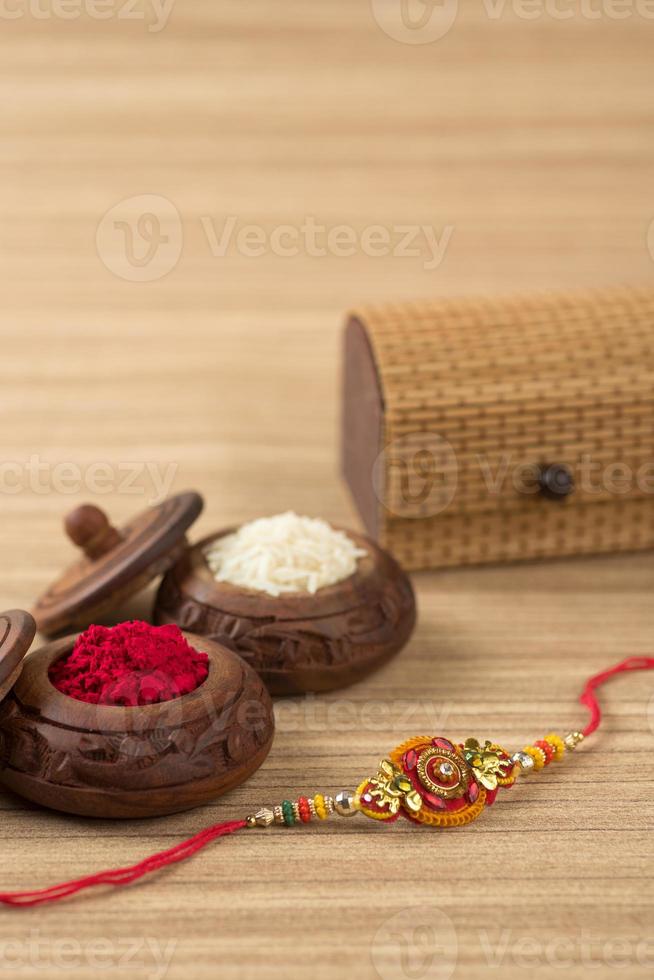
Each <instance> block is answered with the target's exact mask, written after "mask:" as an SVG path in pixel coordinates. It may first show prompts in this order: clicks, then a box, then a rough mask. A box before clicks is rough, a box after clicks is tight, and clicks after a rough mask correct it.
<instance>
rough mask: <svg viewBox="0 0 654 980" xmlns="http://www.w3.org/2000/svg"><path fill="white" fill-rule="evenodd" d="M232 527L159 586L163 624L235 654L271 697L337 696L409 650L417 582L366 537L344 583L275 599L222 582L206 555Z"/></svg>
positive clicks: (157, 616) (359, 538)
mask: <svg viewBox="0 0 654 980" xmlns="http://www.w3.org/2000/svg"><path fill="white" fill-rule="evenodd" d="M234 530H235V529H234V528H229V529H227V530H224V531H220V532H219V533H218V534H213V535H210V536H209V537H207V538H204V539H203V540H202V541H200V542H198V544H196V545H195V546H194V547H193V548H190V549H189V550H188V551H187V552H186V553H185V554H184V555H183V556H182V558H181V559H180V560H179V561H178V562H177V563H176V564H175V565H174V566H173V567H172V568H171V569H170V571H169V572H168V573H167V574H166V576H165V578H164V580H163V582H162V583H161V586H160V589H159V593H158V595H157V600H156V604H155V610H154V620H155V622H156V623H157V624H163V623H176V624H177V625H179V626H181V627H182V629H189V630H192V631H193V632H194V633H199V634H201V635H202V636H208V637H210V638H211V639H213V640H216V641H217V642H218V643H221V644H223V645H224V646H226V647H229V648H230V649H231V650H234V651H235V652H237V653H238V654H240V656H241V657H243V659H244V660H246V661H247V663H248V664H250V665H251V666H252V667H253V668H254V669H255V670H256V671H257V673H258V674H259V675H260V676H261V678H262V679H263V681H264V683H265V684H266V686H267V688H268V690H269V691H270V693H271V694H302V693H305V692H307V691H331V690H334V689H335V688H339V687H345V686H346V685H348V684H352V683H354V682H355V681H358V680H361V679H362V678H363V677H365V676H366V675H367V674H369V673H371V671H373V670H376V669H377V668H378V667H380V666H381V665H382V664H383V663H385V661H387V660H389V659H390V658H391V657H392V656H393V655H394V654H396V653H398V651H399V650H401V649H402V647H403V646H404V645H405V643H406V642H407V640H408V639H409V637H410V635H411V632H412V631H413V627H414V625H415V619H416V606H415V599H414V595H413V589H412V588H411V583H410V581H409V579H408V577H407V576H406V575H405V573H404V572H403V571H402V569H401V568H400V566H399V565H398V564H397V562H396V561H395V560H394V559H393V558H392V557H391V556H390V555H389V554H388V553H387V552H385V551H382V549H381V548H378V547H377V546H376V545H375V544H374V543H373V542H372V541H370V540H369V539H368V538H366V537H363V535H361V534H356V533H355V532H353V531H349V530H348V531H346V532H345V533H346V534H347V535H348V536H349V537H350V538H351V539H352V540H353V541H354V542H355V544H356V545H357V546H358V547H360V548H364V549H365V550H366V551H367V555H366V556H365V557H364V558H360V559H359V561H358V564H357V570H356V572H355V573H354V574H353V575H351V576H350V577H349V578H347V579H345V580H344V581H343V582H339V583H338V584H336V585H331V586H327V587H325V588H323V589H319V590H318V592H316V593H315V594H314V595H311V594H309V593H307V592H303V593H285V594H282V595H281V596H279V597H274V596H270V595H268V594H267V593H265V592H259V591H255V590H252V589H244V588H241V587H240V586H235V585H231V584H230V583H228V582H216V580H215V578H214V576H213V573H212V572H211V569H210V568H209V566H208V564H207V562H206V559H205V552H206V550H207V548H208V546H209V545H210V544H211V543H212V542H214V541H217V540H218V539H219V538H221V537H224V536H225V535H227V534H232V533H233V532H234Z"/></svg>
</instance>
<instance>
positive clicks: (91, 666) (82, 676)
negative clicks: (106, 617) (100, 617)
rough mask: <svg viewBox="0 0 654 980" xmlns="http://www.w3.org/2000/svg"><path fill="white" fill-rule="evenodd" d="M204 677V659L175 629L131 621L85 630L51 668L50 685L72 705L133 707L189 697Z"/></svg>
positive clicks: (207, 664) (205, 662)
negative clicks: (66, 697)
mask: <svg viewBox="0 0 654 980" xmlns="http://www.w3.org/2000/svg"><path fill="white" fill-rule="evenodd" d="M208 673H209V658H208V657H207V655H206V653H200V652H199V651H198V650H194V649H193V647H192V646H190V645H189V644H188V643H187V642H186V640H185V639H184V636H183V634H182V631H181V630H180V629H179V627H178V626H150V624H149V623H143V622H140V621H139V620H134V621H133V622H129V623H120V624H119V625H118V626H89V628H88V629H87V630H86V631H85V632H84V633H81V634H80V636H78V637H77V640H76V642H75V646H74V647H73V650H72V651H71V653H70V654H69V655H68V656H67V657H62V658H61V659H60V660H56V661H55V663H53V664H52V666H51V667H50V671H49V677H50V680H51V682H52V684H53V685H54V686H55V687H56V688H57V690H58V691H61V693H62V694H67V695H68V696H69V697H71V698H75V700H77V701H87V702H88V703H89V704H112V705H126V706H128V707H132V708H133V707H136V706H137V705H142V704H156V703H157V702H159V701H172V699H173V698H179V697H181V696H182V695H183V694H190V692H191V691H194V690H195V689H196V688H197V687H199V686H200V684H202V682H203V681H204V680H205V679H206V677H207V674H208Z"/></svg>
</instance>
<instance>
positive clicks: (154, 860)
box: [0, 820, 246, 908]
mask: <svg viewBox="0 0 654 980" xmlns="http://www.w3.org/2000/svg"><path fill="white" fill-rule="evenodd" d="M245 826H246V823H245V820H233V821H231V822H228V823H218V824H215V825H214V826H213V827H207V828H206V830H201V831H200V832H199V833H198V834H195V836H193V837H189V839H188V840H185V841H183V842H182V843H181V844H176V845H175V846H174V847H170V848H169V849H168V850H167V851H159V853H158V854H153V855H152V856H151V857H149V858H145V859H144V860H143V861H139V862H138V864H132V865H130V866H129V867H126V868H116V869H115V870H113V871H99V872H97V873H96V874H93V875H87V876H86V877H84V878H75V879H74V880H72V881H64V882H62V883H61V884H59V885H51V886H50V887H49V888H37V889H35V890H34V891H22V892H0V902H2V903H3V904H4V905H14V906H18V907H19V908H27V907H29V906H33V905H45V904H46V902H59V901H61V899H62V898H68V897H69V896H70V895H75V894H76V893H77V892H80V891H82V890H83V889H85V888H93V887H94V886H95V885H116V886H117V885H129V884H131V883H132V882H133V881H136V880H137V878H142V877H143V876H144V875H147V874H151V873H152V872H153V871H159V870H160V869H161V868H165V867H167V866H168V865H170V864H175V863H176V862H177V861H185V860H186V858H189V857H191V855H192V854H195V853H196V851H199V850H201V849H202V848H203V847H206V846H207V844H210V843H211V841H213V840H215V839H216V838H217V837H226V836H227V835H228V834H233V833H235V832H236V831H237V830H242V829H243V828H244V827H245Z"/></svg>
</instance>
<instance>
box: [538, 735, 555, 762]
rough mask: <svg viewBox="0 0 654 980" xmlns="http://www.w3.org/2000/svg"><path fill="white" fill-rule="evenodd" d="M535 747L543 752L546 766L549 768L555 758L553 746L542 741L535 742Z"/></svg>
mask: <svg viewBox="0 0 654 980" xmlns="http://www.w3.org/2000/svg"><path fill="white" fill-rule="evenodd" d="M534 745H535V746H536V748H538V749H541V750H542V752H543V754H544V755H545V765H546V766H549V764H550V762H551V761H552V759H553V758H554V749H553V748H552V746H551V745H550V744H549V742H546V741H545V739H541V740H540V741H539V742H534Z"/></svg>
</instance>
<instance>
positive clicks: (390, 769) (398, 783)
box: [355, 759, 422, 820]
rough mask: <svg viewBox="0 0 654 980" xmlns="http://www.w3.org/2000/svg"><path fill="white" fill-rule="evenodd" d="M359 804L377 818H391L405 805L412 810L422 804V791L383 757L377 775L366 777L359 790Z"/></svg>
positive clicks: (357, 798)
mask: <svg viewBox="0 0 654 980" xmlns="http://www.w3.org/2000/svg"><path fill="white" fill-rule="evenodd" d="M355 800H356V807H357V809H358V810H361V812H362V813H365V815H366V816H367V817H372V818H373V819H374V820H390V819H392V818H393V817H396V816H397V815H398V814H399V812H400V806H401V805H402V804H404V806H405V807H406V809H407V810H409V811H410V812H411V813H417V812H418V811H419V810H420V808H421V806H422V799H421V797H420V793H418V792H416V790H415V789H414V788H413V784H412V783H411V780H410V779H409V778H408V776H406V775H405V774H404V772H402V770H401V769H399V768H398V767H397V766H395V765H393V763H392V762H389V760H388V759H383V760H382V762H380V764H379V769H378V770H377V773H376V775H375V776H372V777H371V778H369V779H366V780H364V781H363V782H362V783H361V785H360V786H359V788H358V789H357V791H356V796H355Z"/></svg>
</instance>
